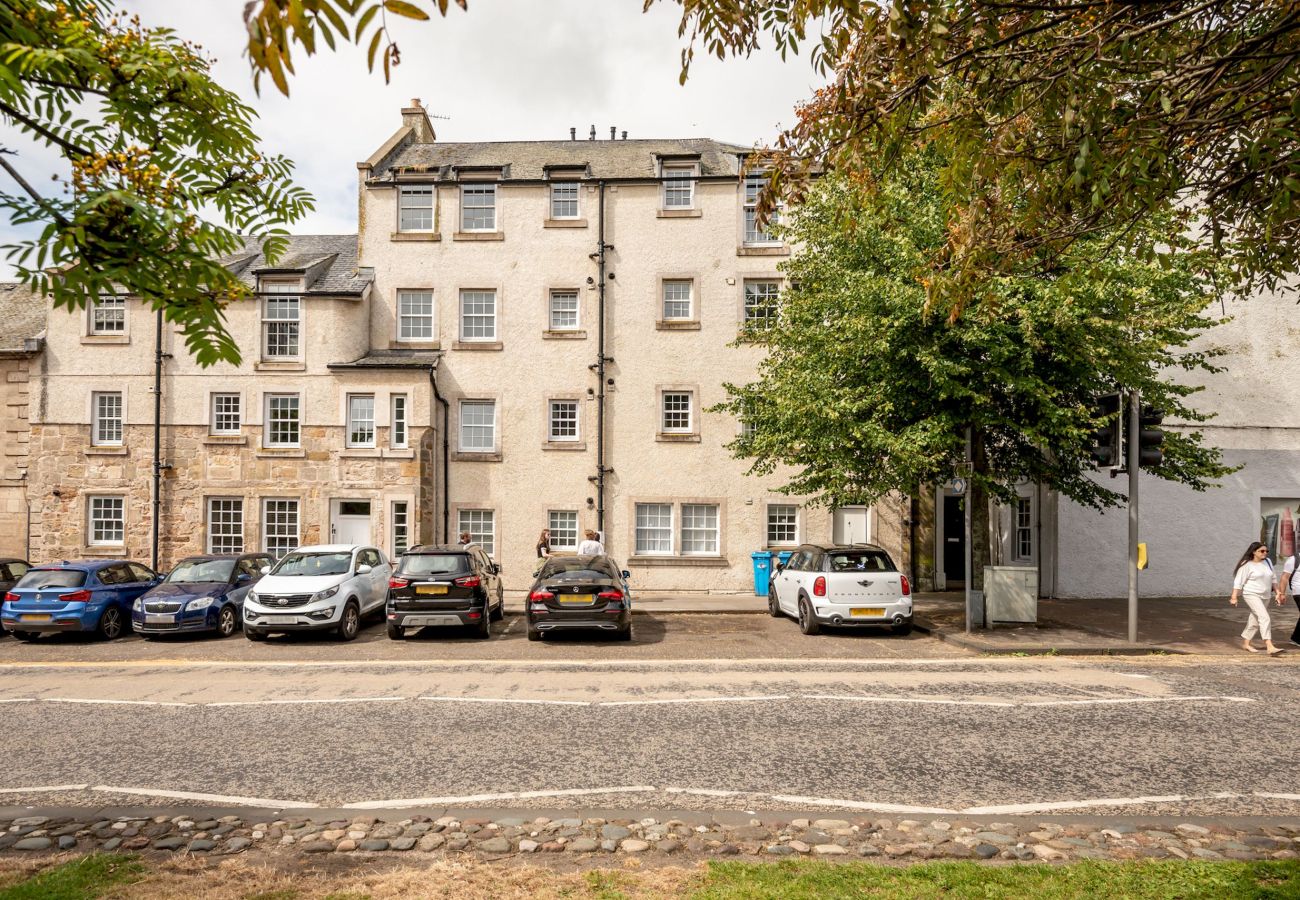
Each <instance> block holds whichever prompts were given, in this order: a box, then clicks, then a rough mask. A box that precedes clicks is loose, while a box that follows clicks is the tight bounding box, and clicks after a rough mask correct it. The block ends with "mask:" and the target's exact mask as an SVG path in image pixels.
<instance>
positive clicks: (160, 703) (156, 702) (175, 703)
mask: <svg viewBox="0 0 1300 900" xmlns="http://www.w3.org/2000/svg"><path fill="white" fill-rule="evenodd" d="M37 699H39V700H40V701H41V702H42V703H93V704H106V705H109V706H194V704H193V703H181V702H180V701H178V700H92V699H89V698H83V697H39V698H37Z"/></svg>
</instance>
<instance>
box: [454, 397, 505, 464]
mask: <svg viewBox="0 0 1300 900" xmlns="http://www.w3.org/2000/svg"><path fill="white" fill-rule="evenodd" d="M496 414H497V405H496V402H495V401H493V400H462V401H460V449H461V451H462V452H464V453H492V452H494V451H495V450H496Z"/></svg>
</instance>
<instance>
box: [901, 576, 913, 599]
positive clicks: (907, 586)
mask: <svg viewBox="0 0 1300 900" xmlns="http://www.w3.org/2000/svg"><path fill="white" fill-rule="evenodd" d="M899 577H901V578H902V579H903V596H904V597H906V596H908V595H910V594H911V593H912V582H910V581H908V580H907V576H906V575H902V576H899Z"/></svg>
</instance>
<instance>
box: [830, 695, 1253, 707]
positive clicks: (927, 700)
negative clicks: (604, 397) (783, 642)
mask: <svg viewBox="0 0 1300 900" xmlns="http://www.w3.org/2000/svg"><path fill="white" fill-rule="evenodd" d="M805 697H806V699H809V700H839V701H854V702H858V703H918V704H932V705H937V706H990V707H1002V708H1008V709H1009V708H1015V707H1026V706H1117V705H1124V704H1131V703H1180V702H1182V703H1186V702H1191V701H1196V702H1205V701H1211V700H1218V701H1222V702H1225V703H1254V702H1255V701H1254V700H1253V699H1252V698H1250V697H1228V696H1222V695H1215V696H1210V695H1206V696H1197V697H1096V698H1089V699H1087V700H1024V701H1020V702H1013V701H1007V700H942V699H937V698H934V697H879V696H853V695H842V694H806V695H805Z"/></svg>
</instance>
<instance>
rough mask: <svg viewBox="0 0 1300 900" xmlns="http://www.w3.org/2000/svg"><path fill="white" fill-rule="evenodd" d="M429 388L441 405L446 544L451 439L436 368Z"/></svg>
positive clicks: (448, 536) (447, 537) (448, 535)
mask: <svg viewBox="0 0 1300 900" xmlns="http://www.w3.org/2000/svg"><path fill="white" fill-rule="evenodd" d="M429 386H430V387H432V388H433V396H434V397H435V398H436V399H437V401H438V402H439V403H441V404H442V540H443V543H447V542H449V541H450V540H451V532H450V531H449V530H448V528H449V527H450V524H451V505H450V504H451V501H450V500H449V499H448V497H447V492H448V488H449V486H450V484H451V473H450V471H449V470H448V463H450V461H451V439H450V437H448V435H447V429H448V428H449V427H451V404H450V403H448V402H447V400H446V399H445V398H444V397H443V396H442V394H441V393H439V392H438V367H437V366H429Z"/></svg>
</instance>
